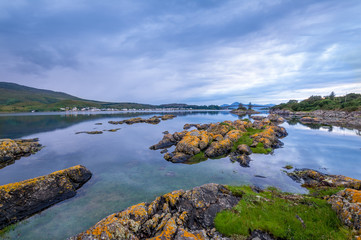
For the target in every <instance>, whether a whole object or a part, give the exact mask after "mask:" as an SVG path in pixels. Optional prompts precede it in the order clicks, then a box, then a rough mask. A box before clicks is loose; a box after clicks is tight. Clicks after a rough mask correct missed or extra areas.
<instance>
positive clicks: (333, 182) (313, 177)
mask: <svg viewBox="0 0 361 240" xmlns="http://www.w3.org/2000/svg"><path fill="white" fill-rule="evenodd" d="M287 174H288V176H290V177H291V178H292V179H293V180H295V181H297V182H302V183H303V184H302V186H304V187H309V188H315V187H346V188H353V189H356V190H361V180H358V179H354V178H350V177H345V176H342V175H328V174H324V173H321V172H318V171H315V170H311V169H296V170H295V171H294V172H290V173H287Z"/></svg>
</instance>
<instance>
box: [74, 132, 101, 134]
mask: <svg viewBox="0 0 361 240" xmlns="http://www.w3.org/2000/svg"><path fill="white" fill-rule="evenodd" d="M81 133H86V134H102V133H103V131H82V132H76V133H75V134H81Z"/></svg>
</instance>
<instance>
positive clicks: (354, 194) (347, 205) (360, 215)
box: [328, 188, 361, 239]
mask: <svg viewBox="0 0 361 240" xmlns="http://www.w3.org/2000/svg"><path fill="white" fill-rule="evenodd" d="M328 202H329V203H330V204H331V205H332V209H334V210H335V211H336V212H337V215H338V216H339V218H340V219H341V221H342V222H343V223H344V224H345V225H346V226H348V227H351V228H353V229H355V231H356V232H357V234H358V235H360V236H358V238H361V191H359V190H355V189H350V188H346V189H345V190H343V191H341V192H339V193H337V194H335V195H332V196H331V197H330V198H329V199H328ZM356 239H357V237H356Z"/></svg>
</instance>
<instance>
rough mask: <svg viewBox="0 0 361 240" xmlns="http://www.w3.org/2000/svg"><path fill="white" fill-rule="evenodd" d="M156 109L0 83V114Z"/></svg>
mask: <svg viewBox="0 0 361 240" xmlns="http://www.w3.org/2000/svg"><path fill="white" fill-rule="evenodd" d="M66 107H68V108H73V107H77V108H85V107H95V108H117V109H122V108H135V109H142V108H155V106H153V105H149V104H138V103H111V102H99V101H92V100H86V99H81V98H78V97H74V96H72V95H69V94H66V93H63V92H54V91H50V90H44V89H37V88H31V87H26V86H22V85H19V84H15V83H8V82H0V112H29V111H33V110H35V111H59V110H60V108H66Z"/></svg>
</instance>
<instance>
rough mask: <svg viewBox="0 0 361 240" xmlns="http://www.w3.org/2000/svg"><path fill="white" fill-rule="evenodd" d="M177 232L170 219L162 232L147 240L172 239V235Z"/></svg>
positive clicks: (172, 220) (173, 221) (174, 224)
mask: <svg viewBox="0 0 361 240" xmlns="http://www.w3.org/2000/svg"><path fill="white" fill-rule="evenodd" d="M176 231H177V225H176V223H175V220H174V219H173V218H170V219H169V220H168V221H167V223H166V224H165V226H164V229H163V231H162V232H161V233H160V234H159V235H158V236H155V237H153V238H149V240H164V239H172V238H173V236H174V234H175V233H176Z"/></svg>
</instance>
